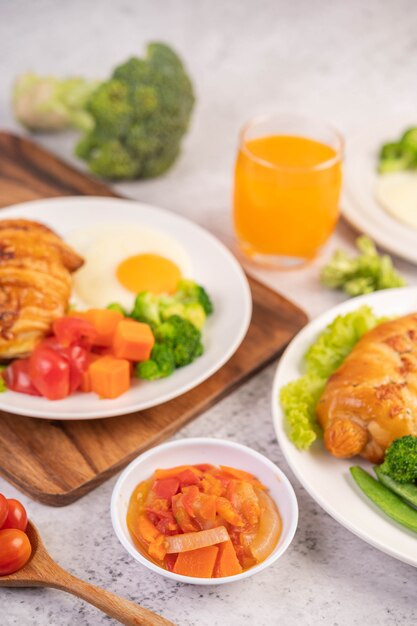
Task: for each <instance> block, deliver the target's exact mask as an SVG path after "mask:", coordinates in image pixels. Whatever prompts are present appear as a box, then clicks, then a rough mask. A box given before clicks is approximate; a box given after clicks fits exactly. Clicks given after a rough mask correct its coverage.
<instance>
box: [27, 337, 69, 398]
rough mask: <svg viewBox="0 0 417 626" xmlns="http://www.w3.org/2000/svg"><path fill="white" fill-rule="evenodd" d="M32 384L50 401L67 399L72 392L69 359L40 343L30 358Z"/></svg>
mask: <svg viewBox="0 0 417 626" xmlns="http://www.w3.org/2000/svg"><path fill="white" fill-rule="evenodd" d="M29 374H30V378H31V380H32V383H33V384H34V386H35V387H36V389H37V390H38V391H39V392H40V394H41V395H42V396H44V397H45V398H48V399H49V400H60V399H62V398H66V397H67V396H68V394H69V392H70V366H69V363H68V359H67V358H65V356H63V355H62V354H59V352H56V351H55V350H53V349H52V348H50V347H49V346H48V345H43V344H42V343H40V344H39V345H38V346H37V347H36V348H35V349H34V351H33V352H32V354H31V356H30V357H29Z"/></svg>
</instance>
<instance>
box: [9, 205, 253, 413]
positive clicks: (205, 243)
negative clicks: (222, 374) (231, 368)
mask: <svg viewBox="0 0 417 626" xmlns="http://www.w3.org/2000/svg"><path fill="white" fill-rule="evenodd" d="M18 217H25V218H28V219H33V220H37V221H39V222H43V223H45V224H47V225H48V226H50V227H51V228H52V229H53V230H55V231H56V232H57V233H58V234H59V235H61V236H62V237H63V238H64V239H65V237H66V236H68V235H69V234H70V232H71V231H73V230H80V229H81V228H82V227H83V226H85V227H86V228H91V227H94V225H102V224H105V223H106V222H109V223H113V224H114V223H115V222H122V223H125V224H126V223H127V224H138V225H141V224H143V225H144V226H148V227H151V228H154V229H157V230H160V231H162V232H166V233H167V234H168V235H169V236H170V237H172V238H173V239H176V241H177V242H178V243H179V244H180V245H181V246H182V247H183V248H184V250H185V252H186V253H187V255H188V257H189V259H190V262H191V266H192V278H193V279H194V280H196V281H197V282H198V283H200V284H202V285H203V286H204V287H205V288H206V289H207V291H208V293H209V294H210V296H211V297H212V300H213V305H214V313H213V315H211V316H210V317H209V318H208V320H207V324H206V327H205V331H204V336H203V343H204V347H205V351H204V354H203V355H202V356H201V357H199V358H198V359H196V361H195V362H194V363H192V364H190V365H188V366H186V367H183V368H181V369H178V370H176V371H175V372H174V374H173V375H172V376H170V377H169V378H165V379H161V380H158V381H152V382H146V381H139V380H137V379H135V380H134V381H133V384H132V387H131V389H130V390H129V391H128V392H127V393H125V394H123V395H122V396H120V398H117V399H115V400H100V399H99V398H98V396H97V395H96V394H93V393H89V394H86V393H75V394H73V395H71V396H69V397H68V398H65V399H64V400H56V401H51V400H47V399H45V398H38V397H34V396H28V395H24V394H20V393H15V392H13V391H7V392H5V393H2V394H0V410H3V411H9V412H11V413H17V414H18V415H29V416H31V417H40V418H44V419H57V420H70V419H99V418H102V417H111V416H114V415H123V414H125V413H133V412H135V411H142V410H144V409H148V408H150V407H152V406H156V405H158V404H162V403H163V402H166V401H167V400H171V399H172V398H175V397H177V396H179V395H181V394H183V393H185V392H186V391H189V390H190V389H192V388H193V387H196V386H197V385H199V384H200V383H202V382H203V381H204V380H206V379H207V378H208V377H209V376H211V375H212V374H214V373H215V372H216V371H217V370H218V369H220V367H222V365H224V363H226V361H228V360H229V359H230V357H231V356H232V355H233V354H234V352H235V351H236V350H237V348H238V347H239V345H240V344H241V342H242V340H243V338H244V337H245V335H246V332H247V330H248V327H249V323H250V320H251V314H252V299H251V293H250V288H249V285H248V281H247V279H246V276H245V274H244V272H243V270H242V268H241V267H240V265H239V263H238V262H237V261H236V259H235V258H234V256H233V255H232V254H231V253H230V252H229V250H228V249H227V248H226V247H225V246H224V245H223V244H222V243H220V241H218V240H217V239H216V238H215V237H213V235H211V234H210V233H208V232H207V231H206V230H204V229H203V228H201V227H200V226H198V225H197V224H194V223H193V222H190V221H189V220H187V219H185V218H183V217H180V216H179V215H176V214H174V213H170V212H169V211H165V210H163V209H158V208H156V207H153V206H150V205H146V204H142V203H140V202H134V201H131V200H120V199H117V198H100V197H90V196H85V197H71V198H51V199H48V200H35V201H33V202H25V203H23V204H19V205H15V206H13V207H9V208H7V209H2V210H1V213H0V219H2V218H10V219H11V218H18Z"/></svg>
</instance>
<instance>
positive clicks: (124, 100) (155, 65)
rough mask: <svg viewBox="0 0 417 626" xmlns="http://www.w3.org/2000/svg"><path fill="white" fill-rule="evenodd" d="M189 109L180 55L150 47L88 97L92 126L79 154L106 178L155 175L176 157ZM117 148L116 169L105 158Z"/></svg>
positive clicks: (189, 93) (188, 88) (188, 83)
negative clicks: (87, 148)
mask: <svg viewBox="0 0 417 626" xmlns="http://www.w3.org/2000/svg"><path fill="white" fill-rule="evenodd" d="M193 105H194V94H193V88H192V84H191V81H190V79H189V77H188V75H187V73H186V72H185V70H184V67H183V65H182V63H181V61H180V59H179V58H178V56H177V55H176V54H175V52H174V51H173V50H171V48H169V46H166V45H164V44H162V43H153V44H150V45H149V46H148V48H147V54H146V57H145V58H144V59H138V58H132V59H130V60H129V61H127V62H126V63H124V64H122V65H120V66H119V67H117V68H116V69H115V70H114V72H113V76H112V78H111V79H110V80H109V81H106V82H104V83H102V84H101V85H100V86H99V87H98V88H97V89H96V91H94V92H93V93H92V94H91V96H90V98H89V100H88V103H87V106H86V110H87V112H88V113H89V114H90V115H91V116H92V118H93V119H94V128H93V129H92V130H91V131H90V132H89V133H87V135H86V136H85V137H84V138H83V139H81V142H80V144H81V147H80V146H79V147H78V149H77V154H78V156H80V157H81V158H83V159H84V160H85V161H87V163H88V164H89V166H90V168H91V170H92V171H93V172H94V173H95V174H99V175H100V176H104V177H105V178H111V179H129V178H148V177H152V176H159V175H160V174H162V173H163V172H165V171H166V170H167V169H168V168H169V167H170V166H171V165H172V164H173V162H174V161H175V159H176V157H177V156H178V154H179V151H180V144H181V140H182V137H183V136H184V134H185V132H186V131H187V128H188V124H189V121H190V117H191V111H192V109H193ZM86 145H89V146H90V150H86V149H85V146H86ZM109 146H110V147H109ZM115 149H116V150H117V155H118V159H117V162H116V165H115V166H114V165H113V163H112V161H111V159H109V158H108V157H107V155H108V154H110V153H111V152H112V151H114V150H115Z"/></svg>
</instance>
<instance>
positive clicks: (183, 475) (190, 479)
mask: <svg viewBox="0 0 417 626" xmlns="http://www.w3.org/2000/svg"><path fill="white" fill-rule="evenodd" d="M177 478H178V480H179V481H180V485H181V487H187V486H188V485H197V484H198V483H199V482H200V478H199V476H197V474H196V473H195V472H193V471H192V470H191V469H185V470H183V471H182V472H180V473H179V474H178V476H177Z"/></svg>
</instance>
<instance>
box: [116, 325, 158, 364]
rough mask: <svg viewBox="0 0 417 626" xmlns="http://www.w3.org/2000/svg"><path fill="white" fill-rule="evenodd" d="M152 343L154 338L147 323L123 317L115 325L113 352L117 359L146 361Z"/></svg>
mask: <svg viewBox="0 0 417 626" xmlns="http://www.w3.org/2000/svg"><path fill="white" fill-rule="evenodd" d="M154 343H155V339H154V336H153V334H152V331H151V328H150V326H148V324H142V322H135V321H134V320H126V319H124V320H122V321H121V322H119V323H118V324H117V326H116V330H115V333H114V337H113V352H114V355H115V356H116V357H117V358H119V359H128V360H129V361H146V359H149V357H150V355H151V351H152V348H153V345H154Z"/></svg>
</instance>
